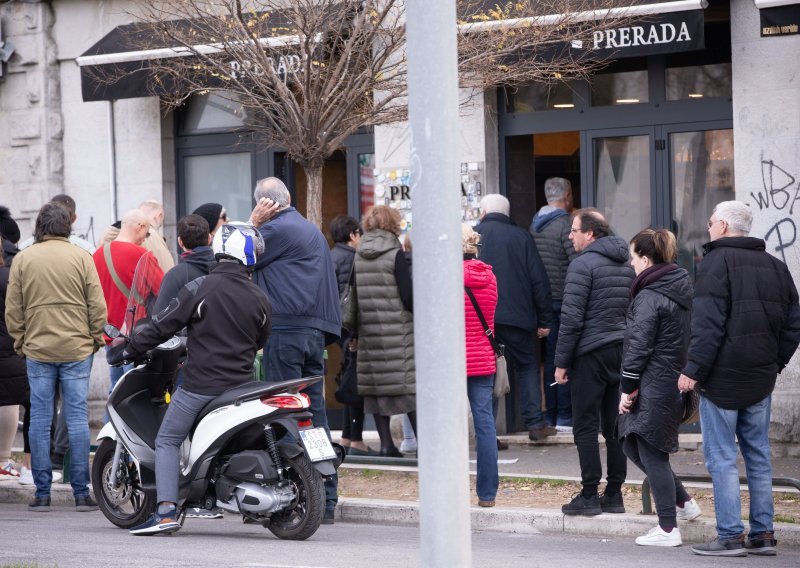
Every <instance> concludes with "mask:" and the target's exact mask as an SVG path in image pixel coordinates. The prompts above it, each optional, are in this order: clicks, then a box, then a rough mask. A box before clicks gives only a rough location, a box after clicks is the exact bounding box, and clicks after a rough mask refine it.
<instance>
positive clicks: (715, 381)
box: [678, 201, 800, 556]
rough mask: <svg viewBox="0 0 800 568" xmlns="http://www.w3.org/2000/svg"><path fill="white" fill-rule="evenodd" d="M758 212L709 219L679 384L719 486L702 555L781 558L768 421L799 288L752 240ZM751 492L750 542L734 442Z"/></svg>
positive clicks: (725, 209)
mask: <svg viewBox="0 0 800 568" xmlns="http://www.w3.org/2000/svg"><path fill="white" fill-rule="evenodd" d="M752 223H753V213H752V211H751V210H750V207H748V206H747V205H746V204H744V203H742V202H740V201H723V202H722V203H719V204H718V205H717V206H716V207H715V208H714V212H713V213H712V215H711V218H710V219H709V220H708V234H709V236H710V237H711V242H709V243H706V244H705V245H704V246H703V251H704V256H703V262H702V263H701V264H700V269H699V270H698V272H697V283H696V284H695V288H694V301H693V304H692V339H691V343H690V345H689V357H688V361H687V363H686V367H685V368H684V369H683V374H682V375H681V376H680V378H679V379H678V389H679V390H680V391H681V392H687V391H689V390H692V389H696V390H698V391H699V392H700V396H701V399H700V425H701V427H702V430H703V453H704V454H705V459H706V467H708V471H709V473H710V474H711V479H712V481H713V482H714V511H715V513H716V516H717V537H716V538H714V539H713V540H711V541H710V542H708V543H706V544H700V545H695V546H693V547H692V552H694V553H695V554H700V555H703V556H747V554H748V552H749V553H750V554H757V555H762V556H773V555H775V545H776V544H777V541H776V540H775V536H774V534H773V532H772V518H773V514H774V505H773V501H772V456H771V454H770V447H769V417H770V405H771V402H772V391H773V389H774V388H775V379H776V377H777V374H778V373H780V372H781V371H782V370H783V369H784V367H786V365H787V364H788V363H789V360H790V359H791V358H792V355H794V352H795V351H796V350H797V346H798V344H800V306H798V298H797V289H796V288H795V285H794V282H793V281H792V276H791V274H790V273H789V269H788V268H787V267H786V265H785V264H784V263H783V262H781V261H780V260H778V259H777V258H775V257H773V256H771V255H769V254H768V253H767V252H766V247H765V245H764V241H763V240H761V239H756V238H752V237H749V236H748V234H749V233H750V227H751V225H752ZM737 439H738V442H739V447H740V448H741V450H742V457H743V458H744V463H745V468H746V470H747V486H748V488H749V490H750V531H749V534H748V539H747V542H745V539H744V524H743V523H742V515H741V507H742V505H741V496H740V493H739V471H738V468H737V466H736V442H737Z"/></svg>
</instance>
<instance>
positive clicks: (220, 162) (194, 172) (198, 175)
mask: <svg viewBox="0 0 800 568" xmlns="http://www.w3.org/2000/svg"><path fill="white" fill-rule="evenodd" d="M183 168H184V179H185V180H186V181H185V183H184V187H185V192H186V193H185V197H184V199H185V201H184V203H185V205H186V206H185V211H187V212H191V211H194V210H195V208H197V207H198V206H199V205H202V204H203V203H209V202H211V203H222V205H224V206H225V209H226V211H227V213H228V218H229V219H232V220H235V221H247V219H248V218H249V217H250V212H251V210H252V203H253V180H252V173H251V172H252V167H251V154H250V152H236V153H232V154H216V155H203V156H187V157H186V158H185V159H184V161H183Z"/></svg>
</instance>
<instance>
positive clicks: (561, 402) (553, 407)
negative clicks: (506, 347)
mask: <svg viewBox="0 0 800 568" xmlns="http://www.w3.org/2000/svg"><path fill="white" fill-rule="evenodd" d="M560 328H561V302H553V324H552V325H551V326H550V335H548V336H547V338H546V339H545V348H544V361H543V362H542V363H543V365H544V377H543V378H542V382H543V383H544V402H545V406H546V407H547V410H545V418H546V419H547V424H548V425H549V426H572V400H571V397H570V395H569V385H568V384H567V385H555V386H552V387H551V386H550V385H551V384H553V382H555V375H556V365H555V358H556V343H558V330H559V329H560Z"/></svg>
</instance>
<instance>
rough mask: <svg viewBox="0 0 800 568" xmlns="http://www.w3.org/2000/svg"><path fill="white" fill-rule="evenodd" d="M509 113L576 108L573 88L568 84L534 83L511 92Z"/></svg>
mask: <svg viewBox="0 0 800 568" xmlns="http://www.w3.org/2000/svg"><path fill="white" fill-rule="evenodd" d="M510 94H511V96H510V100H509V105H508V109H507V111H508V112H535V111H543V110H557V109H569V108H574V107H575V104H574V103H573V100H572V95H573V92H572V87H571V86H570V85H569V84H567V83H562V82H557V83H534V84H532V85H525V86H523V87H519V88H518V89H516V90H515V91H513V92H510Z"/></svg>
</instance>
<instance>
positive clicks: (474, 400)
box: [467, 375, 500, 501]
mask: <svg viewBox="0 0 800 568" xmlns="http://www.w3.org/2000/svg"><path fill="white" fill-rule="evenodd" d="M493 388H494V375H480V376H474V377H467V397H468V398H469V407H470V409H471V410H472V422H473V424H474V426H475V453H476V454H477V462H478V467H477V470H478V476H477V482H476V485H477V487H476V489H477V493H478V499H480V500H481V501H494V499H495V497H496V496H497V485H498V484H499V482H500V480H499V477H498V473H497V431H496V430H495V426H494V415H493V414H492V390H493Z"/></svg>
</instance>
